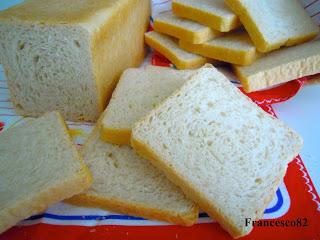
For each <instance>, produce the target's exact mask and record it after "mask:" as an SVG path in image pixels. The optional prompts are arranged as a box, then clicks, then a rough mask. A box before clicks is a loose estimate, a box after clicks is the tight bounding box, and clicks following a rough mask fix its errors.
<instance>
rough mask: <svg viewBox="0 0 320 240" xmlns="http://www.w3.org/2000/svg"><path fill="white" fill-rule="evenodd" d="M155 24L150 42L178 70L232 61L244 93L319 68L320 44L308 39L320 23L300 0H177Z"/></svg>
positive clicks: (315, 71)
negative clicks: (315, 20)
mask: <svg viewBox="0 0 320 240" xmlns="http://www.w3.org/2000/svg"><path fill="white" fill-rule="evenodd" d="M153 28H154V31H151V32H148V33H146V34H145V41H146V43H147V44H148V45H149V46H151V47H152V48H153V49H155V50H156V51H158V52H160V53H161V54H162V55H164V56H165V57H167V58H168V59H169V60H170V61H171V62H172V63H173V64H174V65H175V66H176V67H177V68H178V69H187V68H197V67H199V66H202V65H203V63H204V62H212V61H213V63H218V62H224V63H229V64H231V65H232V67H233V69H234V71H235V73H236V75H237V76H238V78H239V80H240V81H241V83H242V85H243V87H244V90H245V91H246V92H252V91H257V90H261V89H264V88H267V87H270V86H274V85H276V84H279V83H283V82H287V81H290V80H294V79H297V78H300V77H303V76H308V75H313V74H316V73H319V72H320V61H319V59H320V51H319V50H320V42H319V41H315V42H311V43H305V42H307V41H309V40H312V39H314V38H315V37H316V36H317V34H318V32H319V27H318V26H317V25H316V24H315V23H314V22H313V20H312V18H311V17H310V16H309V15H308V13H307V12H306V11H305V10H304V9H303V7H302V6H301V5H300V3H299V2H298V0H293V1H288V0H272V1H270V0H263V1H246V0H198V1H192V0H173V1H172V12H171V11H169V12H163V13H161V14H160V15H158V16H156V17H155V19H154V24H153ZM298 44H302V45H299V46H296V45H298ZM291 46H293V47H291Z"/></svg>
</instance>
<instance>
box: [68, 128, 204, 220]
mask: <svg viewBox="0 0 320 240" xmlns="http://www.w3.org/2000/svg"><path fill="white" fill-rule="evenodd" d="M82 154H83V157H84V161H85V163H86V164H87V165H88V166H89V169H90V171H91V172H92V174H93V179H94V180H93V184H92V186H91V187H90V188H89V189H88V190H86V191H85V192H83V193H80V194H79V195H76V196H73V197H72V198H71V199H68V200H67V202H68V203H72V204H75V205H79V206H86V207H99V208H102V209H106V210H110V211H115V212H121V213H124V214H129V215H134V216H140V217H144V218H148V219H156V220H161V221H167V222H171V223H174V224H180V225H186V226H189V225H192V224H194V223H195V222H196V221H197V219H198V207H197V205H195V204H194V203H193V202H192V201H190V200H188V199H187V198H186V197H185V195H184V194H183V193H182V191H181V190H180V189H179V188H178V187H177V186H176V185H174V184H173V183H171V182H170V181H169V180H168V179H167V178H166V177H165V175H164V174H163V173H161V172H160V171H159V170H158V169H156V168H155V167H153V166H152V165H151V164H150V163H149V161H147V160H145V159H142V158H140V157H138V155H136V153H135V152H134V151H133V149H132V148H131V147H130V146H124V145H123V146H119V145H113V144H109V143H106V142H104V141H102V140H101V139H100V125H98V127H96V128H95V129H94V130H93V132H92V134H91V135H90V137H89V138H88V140H87V142H86V143H85V145H84V147H83V149H82Z"/></svg>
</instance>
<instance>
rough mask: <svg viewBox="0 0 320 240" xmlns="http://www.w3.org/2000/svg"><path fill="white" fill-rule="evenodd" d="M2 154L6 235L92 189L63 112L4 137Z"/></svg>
mask: <svg viewBox="0 0 320 240" xmlns="http://www.w3.org/2000/svg"><path fill="white" fill-rule="evenodd" d="M0 153H1V154H0V165H1V168H0V193H1V194H0V233H2V232H4V231H5V230H7V229H8V228H10V227H12V226H13V225H15V224H16V223H18V222H19V221H20V220H23V219H25V218H27V217H29V216H31V215H33V214H38V213H41V212H42V211H44V210H46V209H47V208H48V207H49V205H51V204H53V203H56V202H59V201H61V200H63V199H66V198H70V197H71V196H72V195H75V194H78V193H80V192H82V191H83V190H85V189H86V188H88V187H89V186H90V185H91V183H92V176H91V173H90V172H89V170H88V168H87V166H86V165H85V164H84V162H83V160H82V158H81V157H80V155H79V153H78V151H77V149H76V147H75V146H74V145H73V143H72V141H71V138H70V135H69V133H68V130H67V127H66V124H65V122H64V120H63V119H62V117H61V115H60V114H59V113H57V112H51V113H47V114H45V115H44V116H42V117H40V118H38V119H32V120H28V121H27V122H25V123H21V124H19V125H17V126H14V127H12V128H10V129H8V130H6V131H4V132H3V133H1V134H0Z"/></svg>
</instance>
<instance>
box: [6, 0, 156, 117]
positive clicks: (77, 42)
mask: <svg viewBox="0 0 320 240" xmlns="http://www.w3.org/2000/svg"><path fill="white" fill-rule="evenodd" d="M149 15H150V3H149V1H146V0H113V1H107V2H106V1H80V0H72V1H70V3H68V7H67V6H66V5H65V2H64V1H54V0H49V1H46V2H44V1H40V0H33V1H26V2H24V3H22V4H20V5H17V6H15V7H12V8H9V9H7V10H5V11H3V12H1V13H0V43H1V44H0V55H1V57H0V58H1V60H2V64H3V66H4V69H5V75H6V77H7V79H8V86H9V90H10V95H11V100H12V102H13V104H14V106H15V107H16V109H17V111H18V113H19V114H22V115H25V116H39V115H41V114H43V113H44V112H47V111H53V110H58V111H59V112H61V114H62V115H63V116H64V118H66V119H67V120H72V121H79V120H85V121H96V120H97V118H98V117H99V115H100V113H101V112H102V111H103V109H104V107H105V105H106V103H107V101H108V98H109V97H110V95H111V92H112V90H113V88H114V86H115V84H116V82H117V80H118V78H119V77H120V74H121V72H122V71H123V70H124V69H126V68H128V67H131V66H138V65H139V64H140V63H141V62H142V60H143V57H144V54H145V48H144V36H143V33H144V32H145V30H146V29H147V25H148V21H149Z"/></svg>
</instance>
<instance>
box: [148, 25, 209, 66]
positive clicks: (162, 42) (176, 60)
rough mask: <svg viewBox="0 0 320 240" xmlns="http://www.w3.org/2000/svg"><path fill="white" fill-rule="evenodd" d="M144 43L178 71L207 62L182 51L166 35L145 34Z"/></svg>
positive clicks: (175, 42)
mask: <svg viewBox="0 0 320 240" xmlns="http://www.w3.org/2000/svg"><path fill="white" fill-rule="evenodd" d="M145 41H146V43H147V44H148V45H149V46H150V47H151V48H153V49H154V50H156V51H158V52H159V53H161V54H162V55H163V56H165V57H166V58H168V59H169V60H170V61H171V62H172V63H173V64H174V65H175V66H176V67H177V68H178V69H188V68H198V67H201V66H202V65H203V64H205V63H206V62H207V59H206V58H204V57H202V56H199V55H198V54H193V53H189V52H186V51H184V50H182V49H181V48H180V47H179V45H178V41H177V40H176V39H174V38H172V37H169V36H167V35H164V34H161V33H158V32H155V31H151V32H147V33H145Z"/></svg>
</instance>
